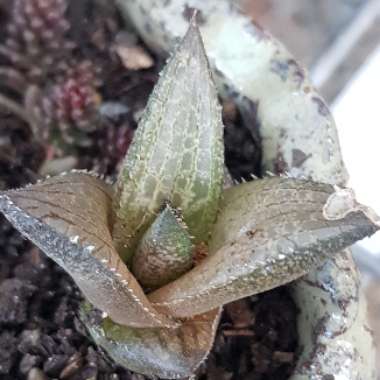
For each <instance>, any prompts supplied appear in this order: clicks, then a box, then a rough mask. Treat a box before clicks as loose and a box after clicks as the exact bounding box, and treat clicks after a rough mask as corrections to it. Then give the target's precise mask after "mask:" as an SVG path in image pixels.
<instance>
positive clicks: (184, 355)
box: [81, 306, 220, 379]
mask: <svg viewBox="0 0 380 380" xmlns="http://www.w3.org/2000/svg"><path fill="white" fill-rule="evenodd" d="M219 316H220V309H219V308H218V309H216V310H212V311H210V312H208V313H205V314H202V315H199V316H196V317H194V318H192V319H189V320H186V321H184V322H183V324H182V325H181V326H180V327H178V328H177V329H166V328H150V329H146V328H145V329H141V328H140V329H135V328H130V327H127V326H121V325H118V324H115V323H113V322H112V321H111V320H110V319H109V318H107V319H105V320H103V321H99V320H97V318H94V317H92V310H91V308H89V307H87V306H85V307H82V310H81V319H82V321H83V322H84V323H85V325H86V326H87V328H88V331H89V333H90V335H91V337H92V338H93V340H94V341H95V343H96V344H97V345H99V346H101V347H102V348H103V349H104V350H105V351H106V352H107V353H108V354H109V356H110V357H111V358H113V359H114V360H115V362H116V363H118V364H120V365H122V366H124V367H126V368H128V369H130V370H132V371H135V372H138V373H141V374H144V375H146V376H152V377H156V376H158V377H160V378H166V379H167V378H170V379H173V378H184V377H188V376H191V375H192V374H193V373H194V371H195V370H196V369H197V367H198V366H199V365H200V364H201V363H202V361H204V360H205V359H206V357H207V355H208V353H209V351H210V349H211V347H212V344H213V342H214V337H215V332H216V328H217V326H218V322H219Z"/></svg>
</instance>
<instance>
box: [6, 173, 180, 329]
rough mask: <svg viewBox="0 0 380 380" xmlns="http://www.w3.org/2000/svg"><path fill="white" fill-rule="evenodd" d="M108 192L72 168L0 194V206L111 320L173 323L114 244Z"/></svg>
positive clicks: (138, 323)
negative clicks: (156, 308)
mask: <svg viewBox="0 0 380 380" xmlns="http://www.w3.org/2000/svg"><path fill="white" fill-rule="evenodd" d="M112 196H113V192H112V188H111V187H110V186H109V185H107V184H106V183H104V182H103V181H101V180H100V179H98V178H95V177H93V176H91V175H88V174H84V173H70V174H66V175H64V176H57V177H52V178H50V179H47V180H46V181H44V182H42V183H39V184H36V185H33V186H29V187H26V188H23V189H19V190H13V191H7V192H4V193H0V211H1V212H3V213H4V215H5V216H6V218H7V219H8V220H9V221H10V222H11V223H12V224H13V225H14V226H15V227H16V228H17V229H18V230H19V231H20V232H21V233H22V234H23V235H25V237H27V238H28V239H30V240H31V241H32V242H33V243H35V244H36V245H37V246H38V247H39V248H40V249H41V250H42V251H44V252H45V253H46V254H47V255H48V256H49V257H51V258H52V259H53V260H54V261H56V262H57V263H58V264H59V265H60V266H61V267H62V268H64V269H65V270H66V271H67V272H68V273H69V274H70V275H71V276H72V277H73V279H74V280H75V282H76V284H77V285H78V286H79V288H80V289H81V290H82V292H83V293H84V295H85V296H86V297H87V298H88V300H89V301H90V302H91V303H92V304H93V305H95V306H96V307H98V308H99V309H101V310H102V311H104V312H106V313H108V314H109V316H110V317H111V318H112V319H113V320H114V321H115V322H118V323H122V324H128V325H129V326H135V327H157V326H167V327H174V326H175V325H176V323H174V322H172V321H171V320H170V319H169V318H168V317H166V316H165V315H162V314H160V313H158V312H157V311H156V310H155V309H154V308H153V307H152V305H151V304H150V302H149V301H148V300H147V298H146V296H145V294H144V292H143V291H142V289H141V287H140V285H139V284H138V283H137V281H136V280H135V278H134V277H133V275H132V274H131V273H130V272H129V271H128V269H127V267H126V266H125V264H124V263H123V262H122V261H121V260H120V258H119V256H118V254H117V252H116V250H115V249H114V247H113V246H112V238H111V233H110V226H111V225H112V222H113V215H112V209H111V206H112Z"/></svg>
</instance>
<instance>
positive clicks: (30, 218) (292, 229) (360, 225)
mask: <svg viewBox="0 0 380 380" xmlns="http://www.w3.org/2000/svg"><path fill="white" fill-rule="evenodd" d="M222 136H223V129H222V123H221V112H220V106H219V105H218V100H217V94H216V90H215V88H214V85H213V82H212V80H211V75H210V70H209V68H208V63H207V58H206V55H205V52H204V48H203V44H202V40H201V37H200V34H199V31H198V30H197V28H196V26H195V25H194V24H192V25H191V27H190V30H189V32H188V33H187V35H186V37H185V38H184V40H183V42H182V44H181V45H180V47H179V48H178V49H177V50H176V52H175V54H174V56H173V57H172V58H171V59H170V61H169V63H168V64H167V66H166V68H165V70H164V72H163V74H162V76H161V79H160V81H159V83H158V84H157V86H156V88H155V90H154V92H153V94H152V96H151V99H150V101H149V104H148V106H147V108H146V111H145V114H144V116H143V118H142V120H141V122H140V126H139V128H138V131H137V133H136V135H135V138H134V140H133V143H132V146H131V148H130V150H129V152H128V155H127V157H126V159H125V162H124V164H123V167H122V170H121V172H120V174H119V177H118V181H117V184H116V186H115V188H114V187H112V186H111V185H109V184H107V183H105V182H103V181H101V180H100V179H98V178H96V177H94V176H92V175H89V174H86V173H81V172H74V173H69V174H64V175H62V176H58V177H54V178H50V179H47V180H45V181H44V182H42V183H39V184H37V185H34V186H30V187H27V188H25V189H20V190H16V191H9V192H5V193H3V194H2V195H1V197H0V209H1V210H2V211H3V213H4V214H5V215H6V217H7V218H8V219H9V220H10V221H11V222H12V223H13V224H14V225H15V227H16V228H17V229H19V230H20V231H21V232H22V233H23V234H24V235H25V236H27V237H28V238H29V239H30V240H32V241H33V242H34V243H35V244H37V245H38V246H39V247H40V248H41V249H43V250H44V251H45V252H46V253H47V254H48V255H49V256H50V257H52V258H53V259H54V260H55V261H56V262H57V263H58V264H60V265H61V266H62V267H63V268H65V269H66V270H67V271H68V272H69V273H70V274H71V275H72V277H73V278H74V280H75V281H76V283H77V284H78V286H79V287H80V288H81V290H82V291H83V293H84V294H85V295H86V296H87V298H88V300H89V301H90V303H91V304H92V305H94V306H96V307H97V308H99V309H100V310H102V311H103V315H102V319H101V320H98V319H96V318H93V317H94V315H96V314H94V312H93V310H92V306H90V305H89V304H88V305H86V306H84V308H83V310H82V318H83V320H84V321H85V323H86V324H87V326H88V328H89V331H90V333H91V335H92V337H93V338H94V340H95V341H96V342H97V343H98V344H100V345H101V346H103V347H104V348H105V349H106V350H107V351H108V352H109V354H110V355H111V356H112V357H113V358H114V359H115V360H117V361H118V362H120V363H121V364H123V365H125V366H126V367H128V368H130V369H132V370H135V371H137V372H141V373H144V374H147V375H156V376H161V377H167V378H168V377H170V378H173V377H184V376H188V375H190V374H192V373H193V372H194V370H195V369H196V368H197V366H198V365H199V364H200V362H201V361H202V360H204V359H205V357H206V356H207V354H208V352H209V350H210V348H211V345H212V342H213V339H214V335H215V329H216V326H217V323H218V318H219V314H220V306H222V305H223V304H225V303H228V302H231V301H233V300H236V299H239V298H242V297H245V296H248V295H251V294H255V293H258V292H262V291H264V290H268V289H271V288H273V287H276V286H279V285H282V284H284V283H287V282H289V281H292V280H294V279H296V278H298V277H300V276H302V275H303V274H305V273H307V272H308V271H309V270H310V269H311V268H312V267H313V266H315V265H317V264H318V263H320V262H321V260H323V259H324V258H325V257H326V256H327V255H329V254H333V253H335V252H338V251H340V250H341V249H342V248H345V247H346V246H349V245H351V244H352V243H353V242H355V241H356V240H359V239H361V238H363V237H364V236H367V235H370V234H372V233H374V232H375V231H376V229H377V226H376V224H375V220H374V216H373V215H372V214H371V212H370V210H368V209H367V208H365V207H363V206H361V205H359V204H357V203H356V201H355V199H354V197H353V194H352V192H350V191H349V190H345V189H338V188H334V187H333V186H331V185H326V184H318V183H314V182H310V181H304V180H296V179H291V178H267V179H262V180H258V181H254V182H251V183H244V184H240V185H238V186H235V187H232V188H230V189H227V190H225V191H223V177H224V158H223V141H222ZM204 252H206V253H207V254H208V257H207V258H205V259H204V260H202V261H200V262H198V265H196V266H194V267H193V268H192V269H191V270H189V269H190V268H191V267H192V266H193V260H194V258H196V257H197V256H198V255H199V253H204ZM136 278H137V279H139V280H140V284H139V282H138V281H137V280H136ZM155 288H158V289H157V290H154V289H155ZM152 290H153V291H152Z"/></svg>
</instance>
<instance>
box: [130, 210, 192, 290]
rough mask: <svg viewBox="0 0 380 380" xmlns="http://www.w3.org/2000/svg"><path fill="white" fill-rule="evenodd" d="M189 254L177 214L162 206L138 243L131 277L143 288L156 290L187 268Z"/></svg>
mask: <svg viewBox="0 0 380 380" xmlns="http://www.w3.org/2000/svg"><path fill="white" fill-rule="evenodd" d="M192 253H193V244H192V241H191V237H190V234H189V232H188V231H187V227H186V225H185V224H184V223H183V221H182V219H181V216H180V215H178V213H177V211H176V210H174V209H172V208H171V207H170V206H169V205H166V207H165V208H164V210H163V211H162V212H161V213H160V215H159V216H158V217H157V218H156V220H155V221H154V222H153V224H152V225H151V226H150V227H149V229H148V230H147V232H146V233H145V235H144V236H143V237H142V239H141V241H140V242H139V245H138V247H137V249H136V253H135V255H134V256H133V264H132V270H133V274H134V275H135V276H136V278H137V280H138V281H139V283H140V284H141V285H142V286H143V287H144V288H145V289H149V290H154V289H157V288H159V287H160V286H163V285H166V284H167V283H169V282H171V281H173V280H176V279H177V278H178V277H179V276H181V275H182V274H184V273H186V272H187V271H188V270H189V269H190V268H191V266H192V263H193V256H192Z"/></svg>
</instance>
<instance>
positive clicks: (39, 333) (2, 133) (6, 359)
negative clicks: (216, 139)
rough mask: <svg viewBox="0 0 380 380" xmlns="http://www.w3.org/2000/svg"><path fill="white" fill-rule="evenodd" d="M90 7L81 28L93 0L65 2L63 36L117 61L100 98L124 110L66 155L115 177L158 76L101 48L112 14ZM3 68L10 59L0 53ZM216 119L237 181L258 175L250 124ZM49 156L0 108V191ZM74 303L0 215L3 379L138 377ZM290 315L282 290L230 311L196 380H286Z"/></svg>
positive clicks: (63, 281) (62, 279) (227, 113)
mask: <svg viewBox="0 0 380 380" xmlns="http://www.w3.org/2000/svg"><path fill="white" fill-rule="evenodd" d="M24 1H27V0H24ZM54 1H56V0H54ZM95 3H97V4H99V5H98V6H104V7H105V11H104V12H102V13H101V14H102V15H103V14H104V15H107V16H106V18H105V20H100V19H96V18H95V19H94V18H93V17H92V18H91V19H92V20H94V22H92V23H91V27H90V25H85V27H84V28H83V26H82V25H81V26H79V25H78V24H75V20H76V19H77V20H83V19H84V16H85V15H83V14H81V12H85V13H86V15H88V12H92V11H93V9H92V8H91V6H90V5H89V4H90V2H89V1H87V0H83V2H72V3H70V7H69V12H68V14H69V16H68V17H70V18H69V21H70V22H71V29H70V38H72V39H73V40H75V41H76V43H77V44H78V46H79V48H80V49H81V51H84V52H85V53H86V54H88V55H89V56H92V57H93V62H95V63H97V64H98V65H99V66H101V65H102V64H103V63H104V61H107V59H105V57H106V58H107V55H110V60H109V61H110V62H114V64H113V66H112V70H109V71H108V74H107V77H103V78H102V79H103V85H102V87H101V88H100V92H101V95H102V98H103V100H105V101H110V102H114V101H117V102H121V103H123V104H125V105H126V106H127V108H126V109H125V112H124V111H123V112H121V113H118V114H117V115H116V116H115V115H113V116H112V117H108V118H107V121H106V122H105V123H104V125H102V126H101V127H100V128H99V129H97V130H96V131H94V132H91V133H90V134H89V135H88V136H86V138H87V137H88V138H89V140H88V141H90V143H88V144H83V145H81V146H79V147H77V146H76V147H75V148H74V147H72V146H71V147H69V149H68V150H67V151H64V153H63V154H64V155H65V154H70V155H73V156H75V157H76V159H77V164H76V167H80V168H88V169H94V168H95V170H97V171H99V172H102V173H103V174H107V175H114V174H115V172H116V170H117V165H118V163H119V162H120V159H121V158H122V157H123V156H124V154H125V152H126V150H127V148H128V145H129V142H130V140H131V138H132V135H133V130H134V129H135V128H136V127H137V119H138V114H139V113H141V110H142V109H143V108H144V106H145V103H146V100H147V97H148V95H149V93H150V91H151V89H152V87H153V85H154V83H155V81H156V79H157V72H158V67H159V66H160V62H159V60H158V59H157V58H154V56H153V55H152V56H153V58H154V59H155V62H154V65H153V66H152V67H151V68H149V69H145V70H137V71H133V70H128V69H126V68H125V67H124V66H123V65H121V64H120V62H118V61H117V59H116V58H115V55H114V51H112V52H111V51H110V49H108V48H106V47H104V46H108V45H110V46H111V44H108V45H107V43H104V41H106V42H107V38H108V39H112V37H113V33H116V32H117V29H118V28H120V20H119V19H118V16H117V15H115V11H114V9H109V6H108V5H104V4H109V3H107V2H104V1H102V0H97V1H96V2H95ZM8 4H11V2H9V3H8V2H1V1H0V18H1V20H3V22H2V23H0V24H1V25H0V31H3V30H5V27H4V25H6V21H7V20H8V18H6V17H4V15H5V14H8V12H6V11H7V9H4V8H7V6H8ZM71 4H74V5H71ZM84 4H85V5H84ZM2 7H3V8H2ZM0 38H1V37H0ZM78 41H79V42H78ZM0 42H1V41H0ZM143 48H144V47H143ZM111 55H112V57H111ZM0 63H1V64H6V63H7V61H6V60H4V57H1V56H0ZM2 90H3V89H2V88H1V85H0V93H1V92H2ZM15 98H16V97H15ZM223 114H224V115H223V116H224V122H225V125H226V129H225V142H226V162H227V165H228V167H229V169H230V171H231V173H232V174H233V176H234V177H235V178H236V179H240V178H241V177H243V178H245V179H249V178H250V177H249V174H250V173H253V174H256V175H259V174H260V173H258V172H257V168H258V167H259V166H260V153H261V152H260V143H259V140H258V137H257V136H258V134H257V125H251V126H248V127H247V126H246V125H244V122H243V119H242V118H241V117H240V114H239V111H238V110H237V108H236V106H235V104H234V103H233V102H232V101H227V102H225V103H224V104H223ZM52 151H53V153H52ZM54 154H55V153H54V149H53V148H52V146H51V144H50V142H49V140H47V141H43V144H41V140H39V142H37V141H36V138H35V137H34V135H33V134H32V133H31V130H30V128H29V126H28V125H27V124H25V123H24V122H22V121H21V120H19V119H18V118H16V117H15V116H14V115H12V114H10V113H7V112H5V111H3V110H0V190H4V189H6V188H14V187H19V186H23V185H25V184H27V183H30V182H34V181H36V180H37V179H38V178H39V175H38V174H37V173H38V170H39V168H40V166H41V164H42V163H43V161H44V159H45V157H46V156H47V157H48V158H49V157H50V158H51V157H54ZM60 155H61V156H62V153H60ZM81 301H82V296H81V293H80V292H79V290H78V289H77V288H76V286H75V284H74V283H73V282H72V280H71V278H70V277H69V276H68V275H66V274H65V272H64V271H63V270H62V269H61V268H60V267H58V266H57V265H56V264H54V263H53V262H52V261H51V260H50V259H48V258H47V257H46V256H45V255H44V254H43V253H42V252H40V251H39V250H38V249H37V248H35V247H33V246H32V245H31V244H30V243H28V242H27V241H25V240H24V239H23V238H22V237H21V236H20V235H19V234H18V233H17V232H16V231H15V230H14V229H13V228H12V227H11V226H10V225H9V223H8V222H6V221H5V219H4V218H3V217H0V379H4V380H21V379H27V380H48V379H67V380H85V379H88V380H89V379H92V380H94V379H100V380H102V379H109V380H119V379H120V380H122V379H134V380H137V379H139V380H143V379H145V377H144V376H142V375H137V374H133V373H131V372H130V371H128V370H125V369H123V368H120V367H118V366H117V365H116V364H115V363H113V362H112V361H111V360H110V359H108V358H107V356H106V355H105V354H104V353H103V352H102V351H101V349H99V348H97V347H96V346H95V345H94V344H93V343H92V342H91V340H90V339H89V338H88V336H87V334H86V330H85V327H84V326H83V325H82V324H81V322H80V321H79V319H78V307H79V304H80V302H81ZM296 318H297V309H296V306H295V304H294V302H293V301H292V298H291V297H290V295H289V293H288V290H287V288H286V287H282V288H278V289H275V290H273V291H270V292H267V293H263V294H260V295H258V296H254V297H251V298H247V299H244V300H241V301H237V302H234V303H232V304H229V305H227V306H226V307H225V308H224V313H223V317H222V320H221V323H220V326H219V330H218V334H217V338H216V341H215V344H214V348H213V350H212V352H211V354H210V356H209V358H208V360H207V361H206V362H205V363H204V364H202V366H201V368H200V369H199V371H198V374H197V378H198V379H202V380H206V379H208V380H213V379H216V380H224V379H226V380H235V379H236V380H237V379H252V380H262V379H270V380H285V379H287V378H288V377H289V375H290V374H291V372H292V369H293V367H294V364H295V360H296V356H295V352H296V348H297V331H296V327H297V326H296Z"/></svg>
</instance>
